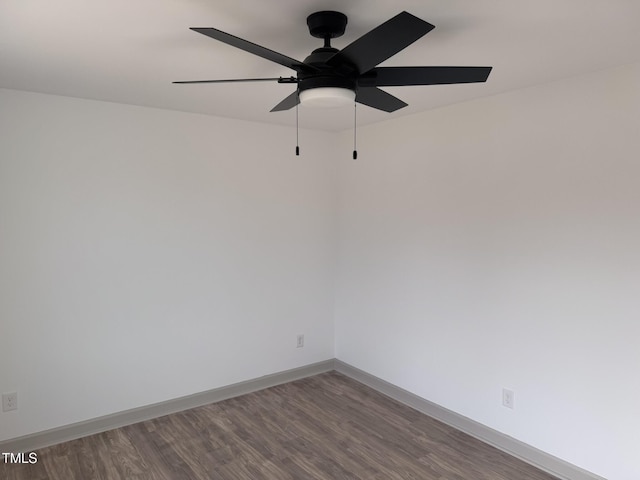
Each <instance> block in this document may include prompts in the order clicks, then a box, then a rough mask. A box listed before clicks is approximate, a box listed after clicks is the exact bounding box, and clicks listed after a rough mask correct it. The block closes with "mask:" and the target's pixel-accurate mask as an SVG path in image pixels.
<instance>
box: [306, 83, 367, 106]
mask: <svg viewBox="0 0 640 480" xmlns="http://www.w3.org/2000/svg"><path fill="white" fill-rule="evenodd" d="M299 96H300V103H301V104H302V105H304V106H305V107H319V108H331V107H344V106H346V105H353V102H355V100H356V92H354V91H353V90H351V89H348V88H340V87H317V88H310V89H308V90H303V91H302V92H300V95H299Z"/></svg>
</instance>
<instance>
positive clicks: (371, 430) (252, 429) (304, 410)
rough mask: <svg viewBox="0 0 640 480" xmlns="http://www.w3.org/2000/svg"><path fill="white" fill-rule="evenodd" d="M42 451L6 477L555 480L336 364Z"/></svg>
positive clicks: (2, 475) (2, 472) (1, 468)
mask: <svg viewBox="0 0 640 480" xmlns="http://www.w3.org/2000/svg"><path fill="white" fill-rule="evenodd" d="M37 453H38V463H36V464H34V465H29V464H25V465H11V464H3V463H0V479H3V480H4V479H7V480H41V479H42V480H44V479H50V480H92V479H105V480H106V479H108V480H120V479H121V480H143V479H145V480H146V479H154V480H155V479H158V480H187V479H189V480H191V479H207V480H209V479H229V480H243V479H247V480H257V479H277V480H303V479H331V480H334V479H366V480H374V479H379V480H382V479H384V480H395V479H397V480H405V479H425V480H463V479H464V480H471V479H473V480H552V479H554V477H552V476H550V475H548V474H546V473H544V472H541V471H540V470H537V469H535V468H533V467H532V466H530V465H527V464H525V463H523V462H521V461H519V460H517V459H515V458H513V457H510V456H509V455H507V454H505V453H503V452H501V451H499V450H496V449H495V448H493V447H490V446H488V445H486V444H484V443H482V442H480V441H478V440H475V439H473V438H472V437H469V436H468V435H466V434H464V433H461V432H459V431H457V430H454V429H452V428H450V427H447V426H446V425H444V424H442V423H440V422H438V421H436V420H434V419H432V418H430V417H427V416H426V415H423V414H421V413H419V412H417V411H415V410H413V409H411V408H409V407H406V406H404V405H402V404H399V403H397V402H396V401H394V400H391V399H390V398H388V397H385V396H384V395H381V394H379V393H378V392H376V391H374V390H372V389H370V388H368V387H366V386H364V385H362V384H360V383H358V382H356V381H354V380H351V379H350V378H348V377H345V376H344V375H341V374H339V373H336V372H330V373H325V374H321V375H317V376H314V377H310V378H306V379H303V380H298V381H295V382H292V383H287V384H284V385H280V386H277V387H273V388H269V389H266V390H262V391H260V392H256V393H252V394H249V395H244V396H242V397H237V398H233V399H230V400H225V401H223V402H219V403H215V404H211V405H207V406H204V407H199V408H195V409H192V410H187V411H185V412H181V413H177V414H173V415H168V416H165V417H161V418H158V419H155V420H150V421H146V422H142V423H138V424H135V425H131V426H128V427H123V428H119V429H116V430H112V431H109V432H105V433H101V434H98V435H92V436H90V437H85V438H82V439H79V440H74V441H71V442H67V443H63V444H60V445H56V446H53V447H49V448H45V449H42V450H39V451H38V452H37Z"/></svg>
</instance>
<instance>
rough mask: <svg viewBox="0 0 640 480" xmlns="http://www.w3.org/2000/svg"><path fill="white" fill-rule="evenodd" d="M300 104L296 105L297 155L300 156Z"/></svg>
mask: <svg viewBox="0 0 640 480" xmlns="http://www.w3.org/2000/svg"><path fill="white" fill-rule="evenodd" d="M299 103H300V102H298V103H296V155H297V156H299V155H300V141H299V138H298V130H299V128H298V104H299Z"/></svg>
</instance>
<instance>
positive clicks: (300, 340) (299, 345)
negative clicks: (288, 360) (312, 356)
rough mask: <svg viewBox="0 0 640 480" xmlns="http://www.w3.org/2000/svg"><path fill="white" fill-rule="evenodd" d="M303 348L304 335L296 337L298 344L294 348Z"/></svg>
mask: <svg viewBox="0 0 640 480" xmlns="http://www.w3.org/2000/svg"><path fill="white" fill-rule="evenodd" d="M302 347H304V335H298V343H297V344H296V348H302Z"/></svg>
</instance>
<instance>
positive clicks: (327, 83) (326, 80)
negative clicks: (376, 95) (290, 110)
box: [298, 74, 356, 92]
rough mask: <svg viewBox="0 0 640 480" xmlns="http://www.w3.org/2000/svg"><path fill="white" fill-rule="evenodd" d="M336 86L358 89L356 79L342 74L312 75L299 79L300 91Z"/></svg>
mask: <svg viewBox="0 0 640 480" xmlns="http://www.w3.org/2000/svg"><path fill="white" fill-rule="evenodd" d="M322 87H335V88H346V89H347V90H353V91H355V90H356V81H355V80H354V79H351V78H347V77H343V76H340V75H323V74H318V75H311V76H308V77H305V78H301V79H299V81H298V92H304V91H305V90H311V89H313V88H322Z"/></svg>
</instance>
